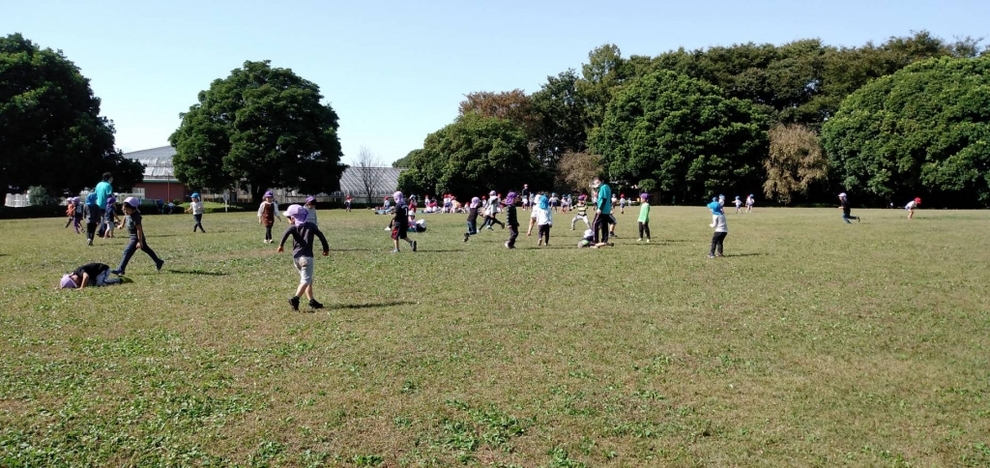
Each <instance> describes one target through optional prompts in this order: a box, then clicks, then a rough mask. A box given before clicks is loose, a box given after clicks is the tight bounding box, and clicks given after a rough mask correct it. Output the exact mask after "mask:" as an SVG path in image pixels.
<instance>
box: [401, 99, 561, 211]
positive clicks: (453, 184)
mask: <svg viewBox="0 0 990 468" xmlns="http://www.w3.org/2000/svg"><path fill="white" fill-rule="evenodd" d="M523 182H528V183H530V186H536V184H538V183H546V182H547V177H546V171H544V170H543V168H542V167H541V166H540V164H539V162H538V161H537V160H536V158H534V157H533V156H532V155H530V153H529V150H528V148H527V142H526V133H525V131H523V129H522V128H520V127H519V125H517V124H516V123H514V122H511V121H509V120H505V119H500V118H497V117H486V116H482V115H479V114H477V113H469V114H466V115H463V116H461V117H459V118H458V119H457V120H456V121H455V122H454V123H452V124H450V125H447V126H446V127H444V128H442V129H440V130H439V131H437V132H435V133H431V134H430V135H429V136H427V137H426V140H425V141H424V142H423V149H422V150H421V151H419V152H418V153H416V154H415V155H414V156H413V158H412V161H411V165H410V169H409V170H408V171H405V172H403V173H402V175H401V176H400V177H399V187H400V189H401V190H403V191H411V192H416V193H423V192H426V193H434V194H440V193H448V192H449V193H453V194H455V195H457V196H458V197H459V198H463V197H469V196H475V195H478V194H480V193H482V192H487V191H488V190H498V191H501V192H502V193H505V192H507V191H509V190H512V189H518V188H521V187H522V184H523Z"/></svg>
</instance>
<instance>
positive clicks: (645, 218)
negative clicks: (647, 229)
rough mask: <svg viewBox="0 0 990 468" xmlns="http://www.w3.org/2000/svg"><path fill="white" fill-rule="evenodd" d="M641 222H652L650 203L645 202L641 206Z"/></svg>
mask: <svg viewBox="0 0 990 468" xmlns="http://www.w3.org/2000/svg"><path fill="white" fill-rule="evenodd" d="M639 222H641V223H648V222H650V204H649V203H643V204H642V205H640V207H639Z"/></svg>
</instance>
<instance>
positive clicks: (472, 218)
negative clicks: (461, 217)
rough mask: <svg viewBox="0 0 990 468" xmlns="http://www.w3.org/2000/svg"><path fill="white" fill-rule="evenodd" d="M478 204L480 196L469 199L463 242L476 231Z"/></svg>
mask: <svg viewBox="0 0 990 468" xmlns="http://www.w3.org/2000/svg"><path fill="white" fill-rule="evenodd" d="M480 206H481V199H480V198H478V197H474V198H472V199H471V204H470V205H468V217H467V232H465V233H464V242H467V241H468V239H469V238H471V236H473V235H475V234H477V233H478V207H480Z"/></svg>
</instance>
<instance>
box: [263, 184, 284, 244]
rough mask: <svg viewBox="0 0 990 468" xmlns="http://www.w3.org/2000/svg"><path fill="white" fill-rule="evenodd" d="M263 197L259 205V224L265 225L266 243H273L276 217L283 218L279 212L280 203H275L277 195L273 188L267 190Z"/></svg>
mask: <svg viewBox="0 0 990 468" xmlns="http://www.w3.org/2000/svg"><path fill="white" fill-rule="evenodd" d="M262 198H263V199H264V200H262V202H261V206H259V207H258V224H260V225H262V226H264V227H265V243H266V244H271V243H272V242H274V241H273V240H272V226H274V225H275V220H276V219H281V216H279V214H278V203H275V195H274V194H273V193H272V191H271V190H269V191H267V192H265V195H264V196H263V197H262Z"/></svg>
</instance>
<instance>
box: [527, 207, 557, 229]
mask: <svg viewBox="0 0 990 468" xmlns="http://www.w3.org/2000/svg"><path fill="white" fill-rule="evenodd" d="M529 217H530V218H532V219H535V220H536V224H537V225H538V226H543V225H544V224H550V225H553V218H552V217H551V215H550V210H543V209H540V208H533V212H532V214H530V215H529Z"/></svg>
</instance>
